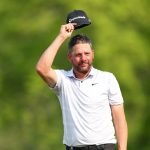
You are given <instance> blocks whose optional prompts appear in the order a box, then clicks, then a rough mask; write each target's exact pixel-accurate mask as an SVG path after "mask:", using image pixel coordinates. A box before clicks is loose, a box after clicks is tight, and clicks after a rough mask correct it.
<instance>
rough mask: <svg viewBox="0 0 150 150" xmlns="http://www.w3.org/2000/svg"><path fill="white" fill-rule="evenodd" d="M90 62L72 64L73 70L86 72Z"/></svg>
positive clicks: (89, 67)
mask: <svg viewBox="0 0 150 150" xmlns="http://www.w3.org/2000/svg"><path fill="white" fill-rule="evenodd" d="M91 66H92V63H84V62H81V63H79V64H78V65H76V66H74V70H76V71H77V72H79V73H82V74H86V73H88V72H89V71H90V70H91Z"/></svg>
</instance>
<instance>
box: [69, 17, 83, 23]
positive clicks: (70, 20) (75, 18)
mask: <svg viewBox="0 0 150 150" xmlns="http://www.w3.org/2000/svg"><path fill="white" fill-rule="evenodd" d="M80 18H81V19H85V18H86V17H85V16H78V17H74V18H72V19H69V22H72V21H74V20H77V19H80Z"/></svg>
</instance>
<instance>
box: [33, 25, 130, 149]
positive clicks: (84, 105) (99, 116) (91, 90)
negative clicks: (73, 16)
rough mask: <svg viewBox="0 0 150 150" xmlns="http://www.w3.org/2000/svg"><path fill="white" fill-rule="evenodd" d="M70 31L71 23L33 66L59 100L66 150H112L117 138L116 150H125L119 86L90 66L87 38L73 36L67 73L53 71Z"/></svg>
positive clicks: (109, 74)
mask: <svg viewBox="0 0 150 150" xmlns="http://www.w3.org/2000/svg"><path fill="white" fill-rule="evenodd" d="M73 31H74V25H73V24H71V23H69V24H65V25H62V26H61V29H60V33H59V34H58V36H57V37H56V38H55V40H54V41H53V42H52V43H51V45H50V46H49V47H48V48H47V49H46V50H45V51H44V53H43V54H42V56H41V58H40V59H39V61H38V63H37V66H36V70H37V72H38V74H39V75H40V76H41V77H42V78H43V79H44V81H45V82H46V83H47V84H48V85H49V86H50V87H51V89H53V90H54V91H55V92H56V95H57V96H58V98H59V101H60V105H61V109H62V115H63V124H64V139H63V143H64V144H65V145H66V150H114V149H115V144H116V139H117V141H118V144H117V145H118V150H127V123H126V119H125V113H124V106H123V98H122V95H121V92H120V88H119V85H118V82H117V80H116V78H115V77H114V75H113V74H112V73H109V72H104V71H100V70H98V69H96V68H94V67H93V66H92V62H93V59H94V51H93V50H92V43H91V41H90V39H89V38H88V37H87V36H84V35H76V36H74V37H73V38H72V39H71V40H70V42H69V51H68V59H69V61H70V63H71V64H72V69H71V70H70V71H65V70H54V69H53V68H52V64H53V61H54V59H55V56H56V54H57V52H58V50H59V48H60V46H61V45H62V44H63V42H64V41H65V40H66V39H67V38H69V37H70V36H71V35H72V33H73ZM113 124H114V125H113ZM115 131H116V137H115Z"/></svg>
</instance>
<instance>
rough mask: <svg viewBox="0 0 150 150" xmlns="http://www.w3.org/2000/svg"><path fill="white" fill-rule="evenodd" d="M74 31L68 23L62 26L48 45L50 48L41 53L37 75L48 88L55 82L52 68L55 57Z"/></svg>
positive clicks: (55, 78)
mask: <svg viewBox="0 0 150 150" xmlns="http://www.w3.org/2000/svg"><path fill="white" fill-rule="evenodd" d="M73 30H74V26H73V24H71V23H69V24H66V25H62V26H61V29H60V33H59V34H58V35H57V37H56V38H55V40H54V41H53V42H52V43H51V44H50V46H49V47H48V48H47V49H46V50H45V51H44V52H43V54H42V56H41V57H40V59H39V61H38V63H37V65H36V71H37V73H38V74H39V75H40V76H41V77H42V78H43V79H44V81H45V82H46V83H47V84H48V85H49V86H50V87H54V86H55V84H56V82H57V76H56V73H55V71H54V70H53V68H52V64H53V61H54V59H55V56H56V54H57V52H58V50H59V48H60V46H61V45H62V44H63V42H64V41H65V40H66V39H67V38H69V37H70V36H71V34H72V32H73Z"/></svg>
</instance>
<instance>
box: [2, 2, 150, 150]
mask: <svg viewBox="0 0 150 150" xmlns="http://www.w3.org/2000/svg"><path fill="white" fill-rule="evenodd" d="M149 3H150V2H149V1H148V0H143V1H141V0H125V1H121V0H116V1H113V0H111V1H104V0H100V1H99V0H94V1H90V0H86V1H85V0H82V1H78V2H77V1H72V2H71V3H70V1H69V0H66V1H61V0H56V1H43V0H37V1H35V0H28V1H24V0H22V1H18V0H13V1H8V0H1V3H0V19H1V23H0V33H1V34H0V45H1V48H0V150H35V149H36V150H48V149H52V150H57V149H64V146H63V145H62V137H63V126H62V118H61V110H60V106H59V102H58V100H57V98H56V96H55V95H54V93H53V92H52V91H51V90H50V89H49V88H48V87H47V86H46V85H45V83H44V82H43V81H42V80H41V79H40V78H39V77H38V76H37V74H36V72H35V65H36V63H37V61H38V58H39V57H40V55H41V53H42V52H43V51H44V49H45V48H46V47H47V46H48V45H49V44H50V42H52V40H53V39H54V38H55V36H56V35H57V33H58V32H59V28H60V25H61V24H64V23H65V20H66V19H65V18H66V15H67V13H68V12H70V11H71V10H74V9H82V10H85V11H86V12H87V14H88V16H89V17H90V19H91V20H92V24H91V25H90V26H88V27H86V28H83V29H79V30H78V31H75V33H74V34H76V33H78V32H83V33H86V34H87V35H89V36H90V37H91V38H92V40H93V42H94V50H95V61H94V65H95V67H97V68H99V69H101V70H106V71H110V72H113V73H114V74H115V76H116V77H117V78H118V80H119V83H120V87H121V90H122V93H123V96H124V99H125V110H126V115H127V121H128V126H129V142H128V149H129V150H134V149H142V150H148V149H149V148H150V143H149V141H150V128H149V122H150V118H149V114H150V110H149V99H150V94H149V90H150V87H149V76H150V69H149V65H150V62H149V56H150V52H149V47H150V43H149V40H150V19H149ZM66 46H67V42H66V43H65V44H64V45H63V46H62V48H61V50H60V51H59V53H58V55H57V58H56V61H55V63H54V67H56V68H69V67H70V65H69V64H68V62H67V59H66Z"/></svg>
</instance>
